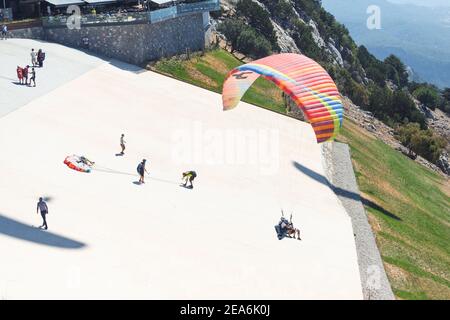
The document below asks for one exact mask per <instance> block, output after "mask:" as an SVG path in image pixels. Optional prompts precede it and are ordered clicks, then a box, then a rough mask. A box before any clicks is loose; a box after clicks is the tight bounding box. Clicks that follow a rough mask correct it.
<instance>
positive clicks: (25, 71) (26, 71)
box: [22, 66, 30, 85]
mask: <svg viewBox="0 0 450 320" xmlns="http://www.w3.org/2000/svg"><path fill="white" fill-rule="evenodd" d="M29 67H30V66H26V67H25V68H23V69H22V75H23V80H24V81H25V84H26V85H28V68H29Z"/></svg>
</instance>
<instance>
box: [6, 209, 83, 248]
mask: <svg viewBox="0 0 450 320" xmlns="http://www.w3.org/2000/svg"><path fill="white" fill-rule="evenodd" d="M1 234H3V235H6V236H9V237H12V238H16V239H20V240H24V241H30V242H34V243H38V244H41V245H46V246H50V247H57V248H63V249H81V248H83V247H85V246H86V244H84V243H82V242H79V241H76V240H73V239H69V238H67V237H64V236H60V235H57V234H55V233H52V232H50V231H43V230H40V229H38V228H35V227H32V226H28V225H26V224H24V223H22V222H19V221H16V220H14V219H11V218H8V217H5V216H4V215H2V214H0V235H1Z"/></svg>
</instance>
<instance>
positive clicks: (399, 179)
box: [339, 120, 450, 299]
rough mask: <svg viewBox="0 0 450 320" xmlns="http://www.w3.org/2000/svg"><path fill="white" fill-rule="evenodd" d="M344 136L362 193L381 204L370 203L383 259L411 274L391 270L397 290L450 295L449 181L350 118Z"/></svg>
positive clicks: (410, 295)
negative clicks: (376, 137) (447, 188)
mask: <svg viewBox="0 0 450 320" xmlns="http://www.w3.org/2000/svg"><path fill="white" fill-rule="evenodd" d="M339 140H341V141H344V142H346V143H348V144H349V146H350V149H351V153H352V161H353V165H354V167H355V171H356V178H357V180H358V184H359V188H360V190H361V192H362V195H363V197H367V198H370V200H371V201H373V202H375V203H376V204H377V205H378V206H379V208H373V207H371V206H366V209H367V212H368V214H369V215H370V216H371V218H372V221H373V220H375V221H376V223H377V228H375V227H374V228H373V229H374V230H375V231H376V235H377V243H378V246H379V248H380V251H381V253H382V256H383V260H384V261H385V262H387V263H389V264H391V265H394V266H396V267H398V268H400V269H401V270H402V271H403V272H404V273H405V275H406V279H407V280H405V279H399V278H397V277H396V275H395V274H390V273H389V272H388V276H389V279H390V282H391V285H392V287H393V289H394V292H395V294H396V295H397V296H398V297H399V298H402V299H449V298H450V246H449V243H450V207H449V204H450V197H449V196H448V194H446V193H445V192H444V186H445V184H448V181H446V180H445V179H444V178H443V177H441V176H440V175H438V174H436V173H435V172H433V171H431V170H429V169H427V168H425V167H423V166H421V165H419V164H417V163H415V162H414V161H412V160H411V159H409V158H408V157H406V156H404V155H402V154H401V153H399V152H397V151H395V150H394V149H392V148H391V147H389V146H388V145H386V144H385V143H383V142H381V141H380V140H377V139H374V138H373V137H370V136H368V135H367V134H366V133H365V132H364V131H363V129H361V128H359V127H358V126H357V125H356V124H354V123H352V122H351V121H349V120H347V121H345V122H344V128H343V130H342V131H341V135H340V136H339ZM388 271H389V270H388ZM423 279H427V281H423ZM405 281H406V283H405ZM411 287H414V290H413V291H412V290H411V289H410V288H411ZM437 288H439V289H437Z"/></svg>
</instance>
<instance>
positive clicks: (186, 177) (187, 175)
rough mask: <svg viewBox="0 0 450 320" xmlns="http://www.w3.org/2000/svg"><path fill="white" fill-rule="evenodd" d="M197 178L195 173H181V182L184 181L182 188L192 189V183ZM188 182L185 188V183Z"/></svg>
mask: <svg viewBox="0 0 450 320" xmlns="http://www.w3.org/2000/svg"><path fill="white" fill-rule="evenodd" d="M196 177H197V173H196V172H195V171H186V172H183V177H182V181H184V183H183V184H182V186H183V187H185V188H190V189H192V188H194V185H193V184H192V181H194V179H195V178H196ZM188 182H189V186H187V183H188Z"/></svg>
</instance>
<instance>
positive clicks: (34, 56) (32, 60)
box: [30, 49, 37, 67]
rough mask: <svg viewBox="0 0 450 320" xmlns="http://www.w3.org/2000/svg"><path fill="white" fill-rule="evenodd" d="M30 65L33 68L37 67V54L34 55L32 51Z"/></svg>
mask: <svg viewBox="0 0 450 320" xmlns="http://www.w3.org/2000/svg"><path fill="white" fill-rule="evenodd" d="M30 55H31V64H32V65H33V67H34V66H36V65H37V54H36V52H35V51H34V49H31V54H30Z"/></svg>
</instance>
